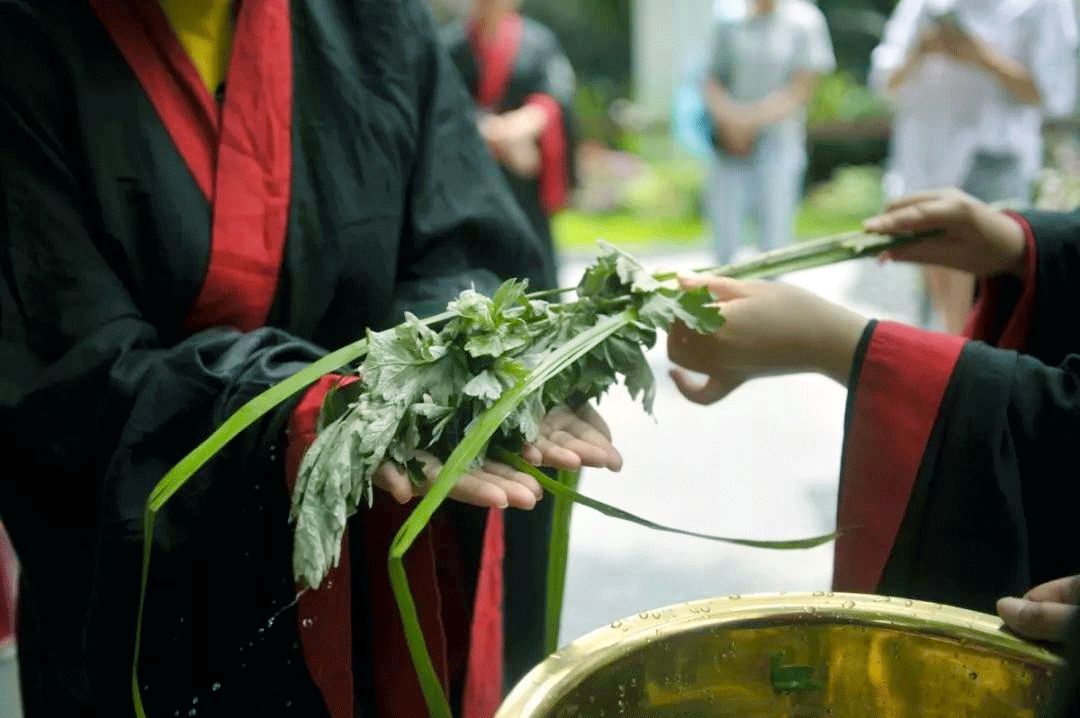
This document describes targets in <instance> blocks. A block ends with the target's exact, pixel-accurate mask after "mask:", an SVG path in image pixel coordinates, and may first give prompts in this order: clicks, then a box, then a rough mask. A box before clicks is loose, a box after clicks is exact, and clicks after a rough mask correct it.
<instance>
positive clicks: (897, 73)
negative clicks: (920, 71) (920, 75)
mask: <svg viewBox="0 0 1080 718" xmlns="http://www.w3.org/2000/svg"><path fill="white" fill-rule="evenodd" d="M921 59H922V56H921V55H917V54H910V55H908V56H907V57H906V58H904V62H903V63H902V64H901V65H900V66H899V67H898V68H896V69H895V70H893V72H892V74H891V75H889V77H888V79H887V80H885V89H886V91H887V92H888V93H889V94H893V93H895V92H897V91H899V90H900V88H901V87H903V85H904V83H905V82H907V81H908V79H910V78H911V75H912V74H913V73H914V72H915V69H916V68H917V67H918V66H919V64H920V60H921Z"/></svg>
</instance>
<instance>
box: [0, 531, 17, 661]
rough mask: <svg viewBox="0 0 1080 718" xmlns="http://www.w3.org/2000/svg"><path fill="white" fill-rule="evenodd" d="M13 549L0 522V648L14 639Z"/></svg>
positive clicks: (8, 644)
mask: <svg viewBox="0 0 1080 718" xmlns="http://www.w3.org/2000/svg"><path fill="white" fill-rule="evenodd" d="M17 575H18V566H17V564H16V562H15V550H14V549H13V548H12V547H11V541H10V540H9V539H8V536H7V533H6V532H5V531H4V526H3V524H0V650H2V649H5V648H7V647H8V646H10V645H11V644H12V643H13V642H14V641H15V604H16V595H17V582H16V576H17Z"/></svg>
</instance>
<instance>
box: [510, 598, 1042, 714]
mask: <svg viewBox="0 0 1080 718" xmlns="http://www.w3.org/2000/svg"><path fill="white" fill-rule="evenodd" d="M1059 665H1060V660H1059V659H1058V658H1057V657H1056V656H1055V655H1054V654H1052V653H1050V652H1049V651H1047V650H1045V649H1044V648H1042V647H1039V646H1036V645H1033V644H1031V643H1028V642H1025V641H1022V640H1020V639H1018V638H1016V637H1015V636H1013V635H1011V634H1009V633H1007V632H1005V631H1003V630H1002V628H1001V622H1000V621H999V620H998V619H997V618H996V617H993V616H988V615H984V614H981V613H974V612H971V611H965V610H962V609H958V608H953V607H949V606H941V605H939V604H930V603H923V602H919V601H909V600H905V599H899V598H889V597H884V596H865V595H857V594H842V593H836V594H832V593H814V594H778V595H758V596H742V597H740V596H731V597H722V598H717V599H711V600H705V601H697V602H693V603H686V604H680V605H677V606H670V607H667V608H662V609H658V610H656V611H650V612H648V613H642V614H639V615H637V616H634V617H631V618H629V619H626V620H624V621H616V622H614V623H612V624H611V625H610V626H608V627H605V628H602V629H600V630H598V631H594V632H593V633H590V634H588V635H587V636H585V637H583V638H581V639H579V640H577V641H575V642H574V643H572V644H570V645H568V646H566V647H565V648H563V649H561V650H560V651H558V652H557V653H555V654H553V655H552V656H551V657H550V658H548V659H547V660H546V661H544V662H543V663H541V664H540V665H539V666H537V667H536V668H535V669H533V671H532V672H530V673H529V675H527V676H526V677H525V678H524V679H523V680H522V681H521V683H519V684H518V685H517V686H516V687H515V689H514V690H513V692H512V693H511V694H510V696H509V697H508V698H507V700H506V701H505V703H504V704H503V706H502V707H501V708H500V710H499V712H498V714H497V717H496V718H615V717H616V716H640V717H642V718H715V717H718V716H809V717H817V716H830V717H833V718H846V717H848V716H860V717H863V716H882V717H889V718H904V717H907V716H992V717H993V718H1009V717H1011V716H1033V715H1035V711H1036V709H1037V707H1038V706H1039V705H1040V703H1041V702H1042V701H1043V700H1045V699H1046V697H1047V695H1048V693H1049V684H1050V680H1051V678H1052V675H1053V672H1054V671H1055V669H1056V668H1057V666H1059Z"/></svg>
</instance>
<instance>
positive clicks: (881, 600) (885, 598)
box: [874, 596, 892, 603]
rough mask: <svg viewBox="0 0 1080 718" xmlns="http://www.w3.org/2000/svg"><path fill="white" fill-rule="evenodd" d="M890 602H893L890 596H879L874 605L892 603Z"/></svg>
mask: <svg viewBox="0 0 1080 718" xmlns="http://www.w3.org/2000/svg"><path fill="white" fill-rule="evenodd" d="M890 602H892V598H891V597H889V596H878V597H877V598H875V599H874V603H890Z"/></svg>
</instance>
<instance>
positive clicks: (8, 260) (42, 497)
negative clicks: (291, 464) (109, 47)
mask: <svg viewBox="0 0 1080 718" xmlns="http://www.w3.org/2000/svg"><path fill="white" fill-rule="evenodd" d="M13 7H17V6H13V5H5V6H4V8H3V17H2V18H0V25H6V29H5V32H4V33H3V36H4V41H3V42H0V67H3V68H5V69H4V71H3V72H2V73H0V356H2V362H0V363H2V366H3V375H2V378H0V451H2V452H3V455H4V457H5V463H6V464H7V465H8V466H9V467H19V469H18V470H17V471H15V470H14V469H13V470H12V471H10V472H9V471H7V470H5V475H4V477H3V480H2V481H0V483H2V484H4V489H3V492H2V493H0V499H3V500H4V502H5V506H4V508H3V513H4V516H5V521H6V523H7V524H8V527H9V528H10V529H11V530H12V535H13V539H14V541H15V543H16V545H17V547H18V550H19V552H20V555H21V557H22V561H23V565H24V570H25V574H24V578H25V580H26V581H27V582H28V583H27V584H24V585H28V586H30V587H32V589H33V590H32V593H33V594H34V597H35V600H36V601H37V602H38V606H37V608H38V609H39V613H40V614H42V615H44V614H46V613H51V614H52V617H53V618H55V617H56V616H58V615H69V616H70V617H71V620H72V622H73V625H72V626H71V627H70V628H69V629H65V630H61V629H60V628H59V627H58V626H56V625H54V624H53V623H50V622H49V621H50V620H52V619H43V620H44V621H45V622H46V624H47V625H45V626H44V629H43V630H44V633H42V634H41V635H40V636H39V638H41V639H42V641H43V642H45V643H44V644H43V645H42V646H39V649H40V650H39V653H55V652H56V651H58V650H60V648H59V647H60V646H61V645H64V646H74V648H72V649H71V650H72V651H77V650H80V647H81V646H82V639H83V635H82V632H81V630H80V629H81V627H82V626H84V625H85V626H86V627H87V630H86V637H85V638H86V643H85V647H84V648H82V650H85V657H84V658H83V657H81V656H80V657H78V658H75V657H72V656H66V657H65V658H63V659H57V660H70V661H77V660H79V659H83V660H85V663H86V666H87V668H88V672H89V674H90V677H91V680H90V683H91V690H92V693H93V695H94V698H93V701H94V704H95V705H96V707H97V710H98V712H97V713H95V714H96V715H116V716H119V715H130V714H131V700H130V666H131V653H132V646H133V640H134V630H135V623H136V621H135V617H136V612H135V606H136V600H137V596H138V585H139V573H140V555H141V546H142V533H143V531H142V528H143V523H142V519H143V508H144V505H145V502H146V499H147V496H148V494H149V492H150V490H151V489H152V488H153V486H154V485H155V484H156V483H157V482H158V481H159V480H160V479H161V478H162V476H163V475H164V474H165V472H166V470H167V469H169V468H170V467H171V466H172V465H173V464H174V463H175V462H176V461H177V460H178V459H180V458H181V456H183V455H184V454H185V453H187V452H188V451H189V450H191V449H193V448H194V447H195V446H196V445H197V444H198V443H199V442H200V441H201V440H202V439H204V438H205V437H206V436H207V435H208V434H209V433H210V432H211V431H212V430H213V429H215V428H216V427H217V426H218V425H219V424H220V423H221V422H222V421H223V420H224V419H225V418H226V417H227V416H229V415H230V414H231V413H232V412H233V411H234V410H235V409H237V408H238V407H239V406H240V405H241V404H242V403H243V402H245V401H246V400H247V399H249V398H250V397H252V396H253V395H254V394H256V393H258V392H260V391H261V390H263V389H264V388H266V387H268V386H270V385H271V384H273V383H275V382H277V381H278V380H280V379H282V378H283V377H285V376H287V375H288V374H291V373H292V372H294V371H295V370H296V369H298V368H300V367H301V366H303V365H304V364H305V363H307V362H309V361H310V360H312V359H313V358H315V357H317V356H318V355H319V353H320V351H319V349H318V348H317V347H314V346H311V345H309V344H306V343H304V342H301V341H298V340H296V339H294V338H293V337H290V336H288V335H286V334H284V333H282V332H280V331H275V330H273V329H262V330H258V331H254V332H250V333H247V334H243V333H240V332H237V331H234V330H230V329H211V330H207V331H202V332H199V333H197V334H195V335H193V336H190V337H188V338H187V339H185V340H183V341H180V342H179V343H176V344H171V345H169V344H166V343H165V342H164V341H163V340H162V331H161V330H160V328H159V327H155V326H154V325H152V324H151V323H150V322H148V321H147V320H146V319H145V317H144V316H143V314H142V312H141V311H140V307H139V306H137V305H136V303H135V302H134V301H133V299H132V297H131V295H130V294H129V292H128V290H127V289H126V287H125V282H124V281H123V278H122V277H121V276H120V275H119V274H118V273H117V272H116V271H114V266H113V264H112V263H111V262H110V259H109V249H108V248H109V238H108V237H107V236H104V233H102V232H101V231H99V228H98V225H97V222H96V221H95V217H96V216H99V215H98V214H97V213H96V211H95V207H94V202H95V199H94V198H95V192H94V189H93V187H92V186H91V185H90V183H89V182H88V174H89V173H88V172H87V171H85V165H84V164H83V163H81V162H80V150H79V147H80V142H81V140H80V138H79V137H78V136H77V133H76V131H75V130H74V128H73V121H72V116H73V113H74V112H75V111H76V110H75V109H74V107H75V103H74V102H73V101H72V98H74V97H76V96H77V93H76V91H75V89H74V88H72V87H68V86H65V84H64V78H65V77H67V76H68V74H67V73H66V72H65V71H64V69H63V67H62V65H63V63H64V62H65V61H67V60H66V59H65V58H62V57H61V56H60V51H59V50H58V48H57V47H56V45H55V44H54V43H53V41H52V39H51V38H50V37H48V36H47V33H46V32H45V31H43V30H42V25H41V24H40V23H39V22H38V19H37V18H34V17H32V16H31V14H30V13H32V12H33V11H31V10H18V9H16V10H12V8H13ZM9 23H10V24H9ZM20 68H21V69H20ZM42 78H44V79H45V81H42ZM148 241H150V242H152V241H153V238H148ZM289 410H290V407H289V406H283V407H280V408H279V409H278V410H276V411H275V412H272V413H271V414H270V415H269V416H268V417H267V418H266V419H265V420H263V421H262V422H260V423H259V424H258V425H257V426H256V427H253V428H252V429H251V430H249V431H247V432H245V433H244V434H243V435H242V437H241V438H240V439H238V440H237V442H236V443H235V444H234V445H233V446H232V447H230V449H229V450H228V451H227V452H225V453H224V454H223V455H222V456H220V457H219V458H218V459H216V460H215V461H213V462H212V463H211V464H210V465H208V467H207V468H206V469H205V470H204V471H202V472H200V474H199V475H198V476H197V480H196V481H195V482H193V485H192V486H191V487H189V488H188V489H186V490H185V491H182V492H180V493H179V494H177V495H176V497H175V499H174V500H173V502H172V504H171V506H170V507H169V508H168V509H167V510H166V512H165V513H164V515H163V516H162V517H161V520H160V521H159V524H158V531H157V532H156V533H155V551H156V553H155V558H154V570H152V571H151V583H150V588H149V596H150V607H149V613H148V616H147V622H146V626H147V628H146V632H145V639H146V643H145V646H144V647H145V650H144V653H143V659H144V662H143V666H144V671H143V675H144V678H145V679H146V680H147V683H148V684H151V685H152V686H153V688H154V689H155V690H153V691H152V692H151V694H150V695H149V696H148V698H149V700H150V701H151V706H153V707H154V709H155V710H152V711H151V713H152V714H154V713H156V714H158V715H171V714H172V713H173V710H176V709H179V708H180V707H181V706H180V705H179V704H178V703H176V702H175V701H176V700H179V698H178V696H179V697H182V699H183V700H184V701H186V702H187V705H190V701H191V697H192V695H193V690H196V689H195V688H193V686H197V687H198V688H199V689H201V688H204V687H206V686H209V676H210V675H212V674H220V673H221V672H224V671H225V670H226V668H227V666H226V665H224V664H223V663H224V662H228V663H232V662H237V660H238V659H237V656H238V655H239V654H238V653H237V648H238V647H239V646H240V645H241V640H242V641H243V642H244V644H245V645H246V643H247V641H249V640H253V637H255V636H256V631H257V627H258V626H259V625H263V624H265V621H266V618H267V617H268V616H269V615H270V614H271V612H272V610H273V609H271V608H270V605H269V604H270V603H271V602H272V601H280V603H279V605H281V606H284V605H285V604H286V603H287V602H288V600H289V599H291V597H292V596H293V590H292V580H291V572H290V568H289V567H290V548H289V547H290V546H291V541H290V540H289V534H288V525H287V523H286V517H287V506H288V502H287V496H286V493H285V492H286V489H285V483H284V480H283V479H284V475H283V472H282V467H281V462H280V459H279V458H278V454H280V453H283V452H280V450H279V449H277V448H276V446H277V444H278V442H279V439H280V437H281V427H282V425H283V423H284V421H285V418H286V416H287V414H288V412H289ZM260 486H261V488H260ZM9 509H10V510H9ZM84 555H85V556H87V557H92V558H89V559H88V560H90V561H92V565H91V566H89V567H87V566H84V565H81V564H82V563H83V562H82V561H81V560H80V559H79V558H78V557H81V556H84ZM73 557H74V558H73ZM245 557H246V558H245ZM84 573H85V574H87V575H88V582H89V583H90V586H89V588H87V587H86V586H84V585H82V583H80V581H79V579H78V577H79V576H81V575H83V574H84ZM236 587H240V590H236ZM87 593H89V596H87ZM83 597H86V598H83ZM282 599H284V600H282ZM86 600H88V601H90V609H89V615H87V604H86V603H85V602H80V601H86ZM207 601H212V603H211V604H209V605H208V604H207ZM50 606H51V609H50V608H49V607H50ZM84 621H85V623H84ZM281 626H282V627H283V628H282V629H281V630H279V631H277V632H276V633H275V634H274V636H273V637H272V638H267V640H268V641H270V640H272V641H279V642H280V643H281V645H280V646H278V647H276V648H275V649H268V650H262V651H260V652H258V653H259V656H263V658H259V656H255V657H253V659H252V661H253V663H252V666H251V667H252V669H253V670H252V671H251V672H250V675H251V676H253V677H254V676H259V675H261V676H263V677H265V676H266V675H267V673H266V672H265V671H260V670H258V666H257V665H255V662H256V661H267V660H270V659H271V657H275V658H276V659H277V660H278V661H279V662H280V661H281V657H282V656H288V655H289V654H290V649H289V646H290V645H291V643H292V642H293V640H295V636H294V635H293V636H290V635H288V631H289V626H290V622H289V621H287V620H286V621H282V622H281ZM65 650H67V649H65ZM292 653H296V652H295V651H292ZM53 658H55V656H53ZM294 663H296V664H297V667H296V668H295V669H294V670H303V669H302V660H297V661H294ZM67 667H68V668H72V670H73V671H75V672H76V673H77V674H81V673H82V669H79V668H77V667H72V666H67ZM233 667H234V668H235V666H233ZM274 670H275V675H282V672H283V671H288V670H289V669H288V668H285V667H281V668H280V669H277V668H275V669H274ZM76 673H72V674H67V673H63V674H60V675H56V676H53V677H52V678H51V680H57V681H63V680H69V679H70V680H75V678H74V677H73V676H75V675H76ZM47 678H48V677H47ZM285 683H288V681H285ZM307 683H308V684H310V681H307ZM246 687H247V688H251V689H252V690H251V695H258V694H259V690H256V689H255V688H254V687H252V686H250V685H248V686H246ZM73 690H76V689H72V688H71V687H70V686H64V687H63V691H61V692H71V691H73ZM233 691H239V692H240V693H243V692H244V691H245V685H244V680H243V679H240V678H238V680H237V681H235V682H234V684H233V685H232V687H230V690H229V691H225V692H223V693H222V695H224V693H230V694H231V693H232V692H233ZM275 692H276V691H275V690H274V689H271V690H270V691H269V692H268V693H266V694H264V695H267V696H269V695H271V694H274V693H275ZM194 695H198V693H194ZM268 700H270V699H269V698H268ZM295 700H296V701H297V702H298V705H302V706H308V704H307V703H304V702H303V701H302V696H297V697H296V698H295ZM261 701H262V697H261V696H260V697H259V698H257V700H256V703H258V704H259V705H258V706H256V707H249V709H250V710H251V711H252V712H253V714H260V713H262V709H263V708H267V709H269V705H265V706H264V705H263V704H262V703H261ZM148 707H149V706H148ZM166 707H167V710H166ZM201 707H202V706H200V708H201ZM245 710H246V709H245ZM311 710H313V711H316V712H313V713H312V715H318V712H317V709H316V708H311ZM200 712H201V711H200Z"/></svg>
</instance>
